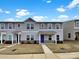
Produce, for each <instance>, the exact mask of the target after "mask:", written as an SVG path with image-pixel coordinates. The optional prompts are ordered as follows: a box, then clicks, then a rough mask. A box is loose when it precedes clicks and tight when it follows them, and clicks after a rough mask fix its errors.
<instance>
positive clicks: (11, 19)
mask: <svg viewBox="0 0 79 59" xmlns="http://www.w3.org/2000/svg"><path fill="white" fill-rule="evenodd" d="M4 21H15V19H14V18H7V19H5V20H4Z"/></svg>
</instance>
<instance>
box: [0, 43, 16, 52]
mask: <svg viewBox="0 0 79 59" xmlns="http://www.w3.org/2000/svg"><path fill="white" fill-rule="evenodd" d="M15 45H16V44H13V45H9V46H6V47H5V48H2V49H0V51H3V50H5V49H7V48H9V47H12V46H15Z"/></svg>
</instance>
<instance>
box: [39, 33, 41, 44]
mask: <svg viewBox="0 0 79 59" xmlns="http://www.w3.org/2000/svg"><path fill="white" fill-rule="evenodd" d="M40 40H41V38H40V34H39V44H40V43H41V42H40Z"/></svg>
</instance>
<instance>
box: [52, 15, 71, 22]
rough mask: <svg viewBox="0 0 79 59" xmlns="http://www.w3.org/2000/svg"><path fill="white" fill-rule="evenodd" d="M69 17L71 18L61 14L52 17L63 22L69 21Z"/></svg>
mask: <svg viewBox="0 0 79 59" xmlns="http://www.w3.org/2000/svg"><path fill="white" fill-rule="evenodd" d="M69 19H70V18H69V16H67V15H59V16H58V17H57V18H55V19H52V21H60V22H63V21H68V20H69Z"/></svg>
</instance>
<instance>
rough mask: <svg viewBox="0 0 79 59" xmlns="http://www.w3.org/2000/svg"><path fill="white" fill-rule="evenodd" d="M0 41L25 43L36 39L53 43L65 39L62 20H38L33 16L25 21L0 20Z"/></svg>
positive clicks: (40, 41) (39, 41)
mask: <svg viewBox="0 0 79 59" xmlns="http://www.w3.org/2000/svg"><path fill="white" fill-rule="evenodd" d="M0 41H1V44H2V43H6V42H8V43H10V42H11V43H12V44H13V43H18V44H19V43H23V42H28V41H36V42H38V43H52V42H55V41H59V42H62V41H63V23H62V22H36V21H34V20H33V19H32V18H28V19H26V20H25V21H24V22H0Z"/></svg>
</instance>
